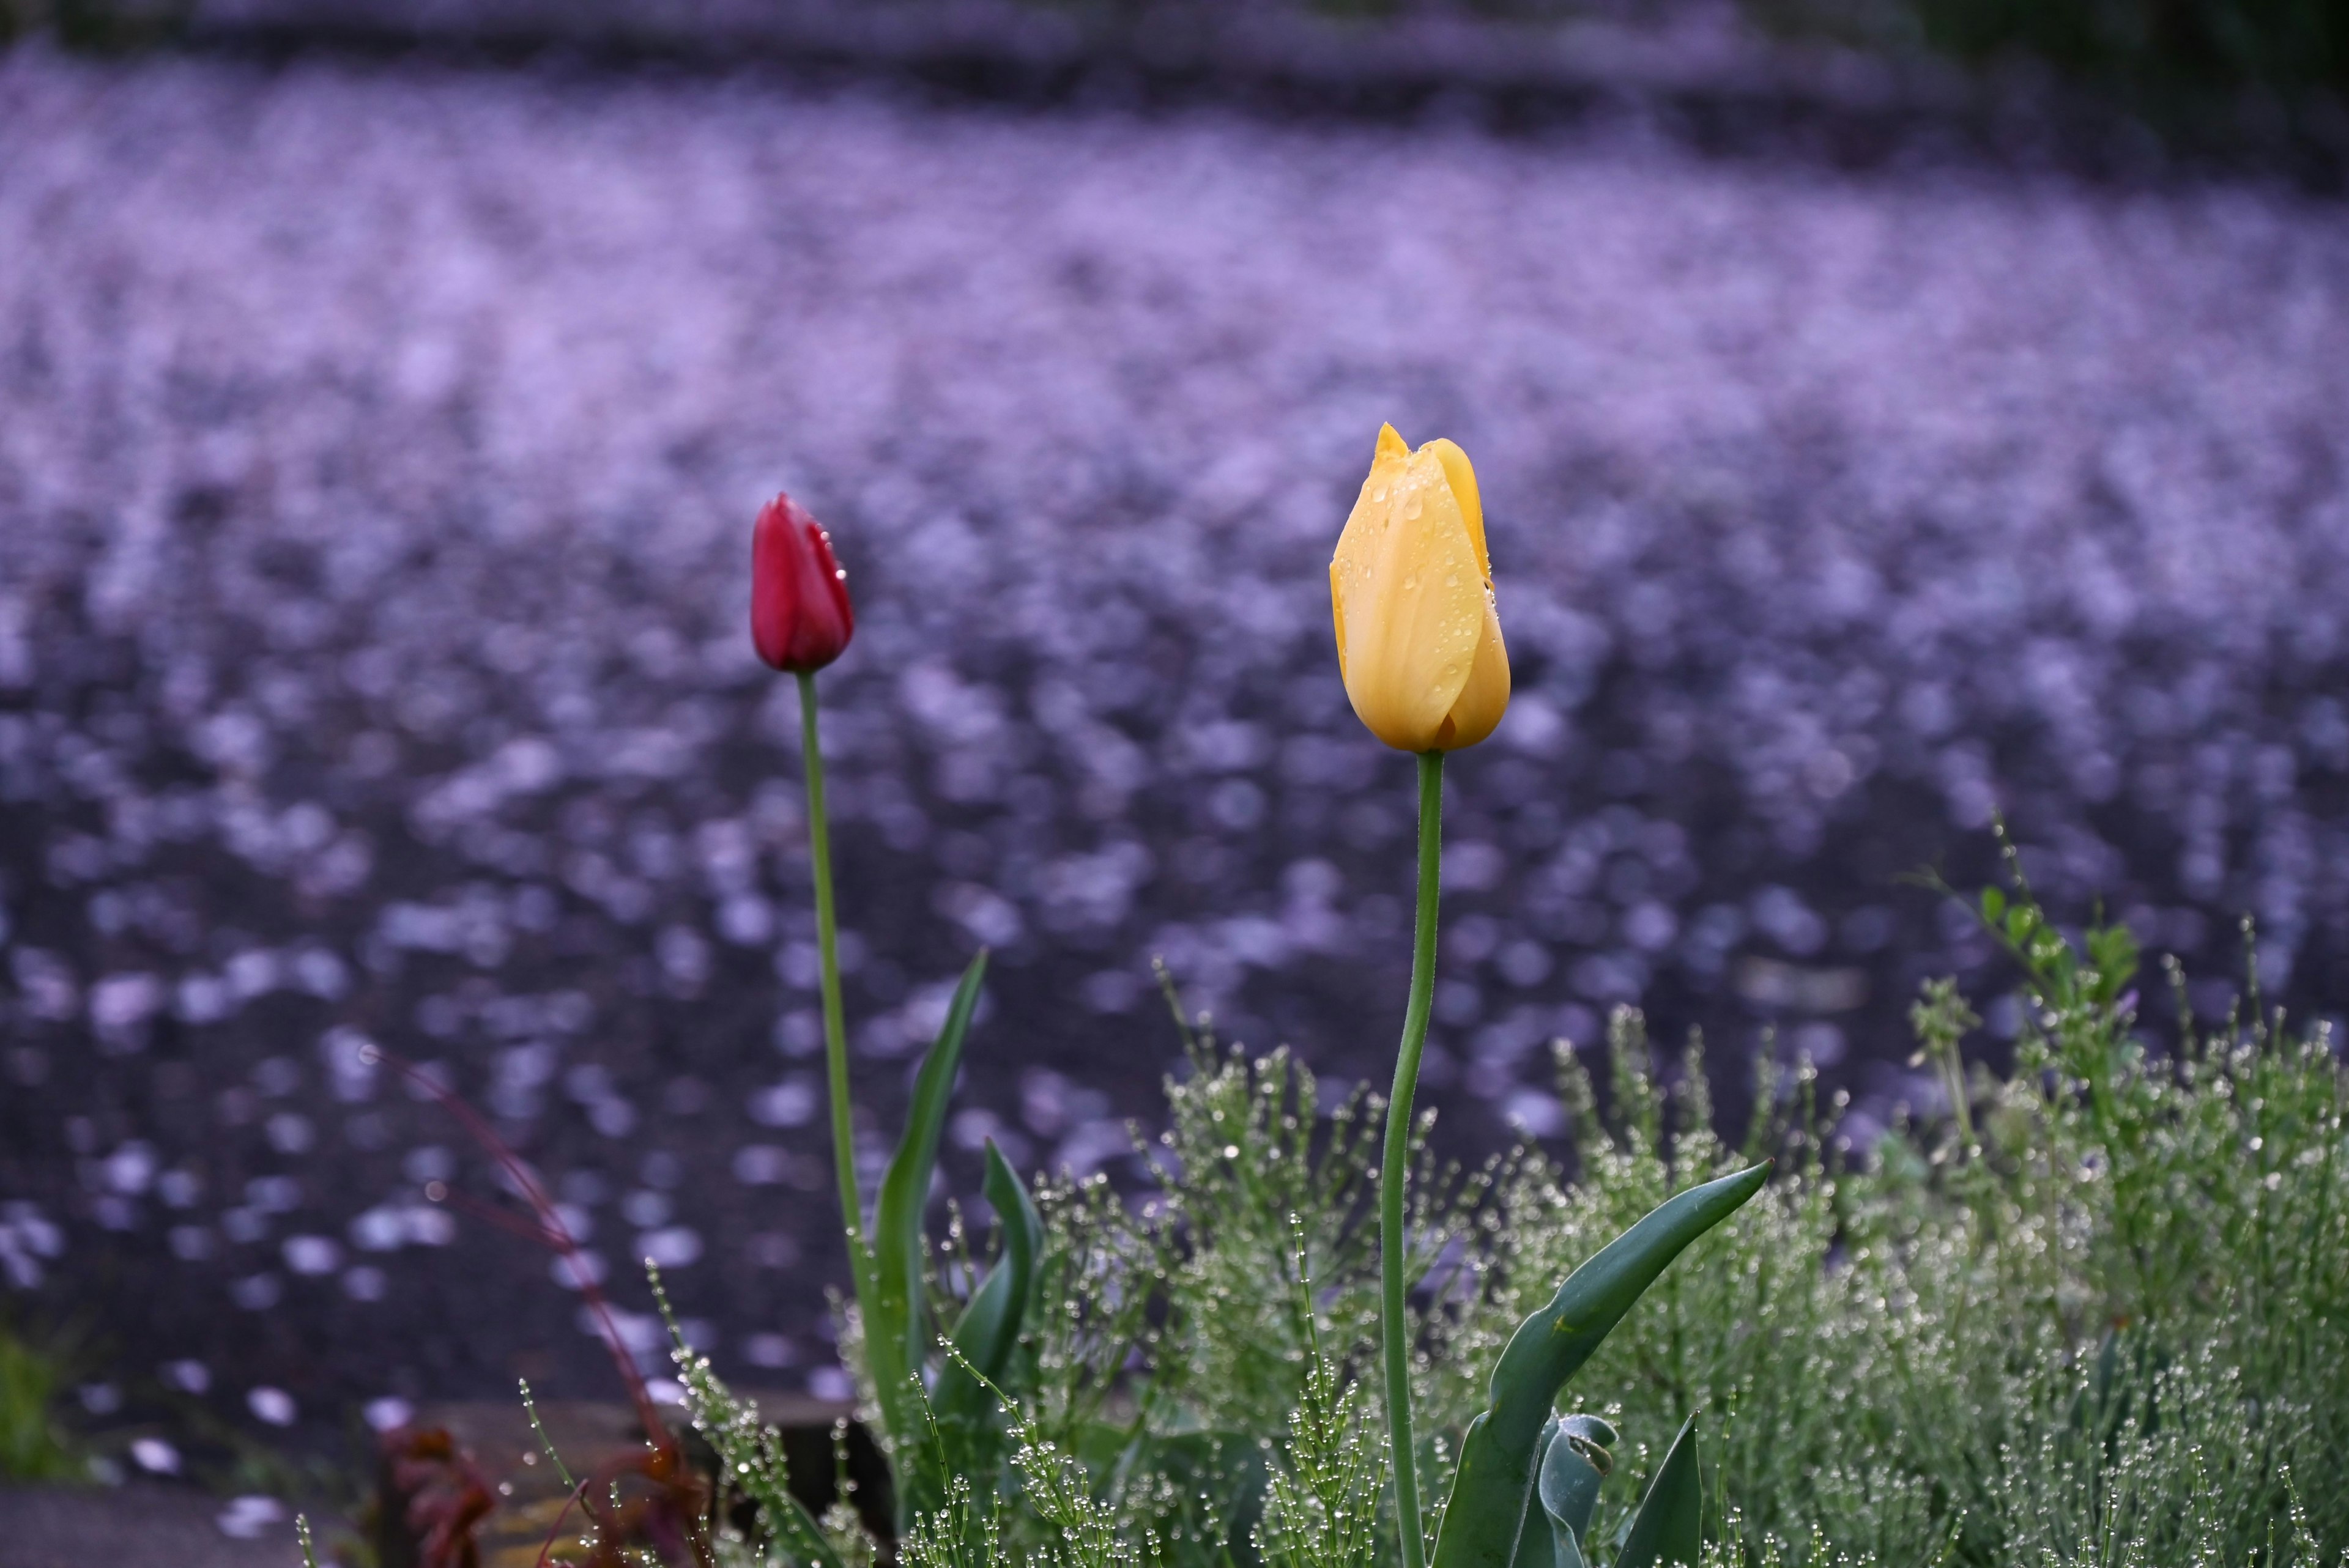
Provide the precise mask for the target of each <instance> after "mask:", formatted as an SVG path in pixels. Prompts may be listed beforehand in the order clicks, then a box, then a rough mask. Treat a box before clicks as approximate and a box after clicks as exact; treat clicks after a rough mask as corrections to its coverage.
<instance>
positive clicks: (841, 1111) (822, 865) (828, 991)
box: [798, 670, 874, 1305]
mask: <svg viewBox="0 0 2349 1568" xmlns="http://www.w3.org/2000/svg"><path fill="white" fill-rule="evenodd" d="M798 676H799V683H800V750H801V753H802V756H803V757H804V758H805V759H806V762H807V802H808V851H809V861H810V865H811V869H812V872H813V880H814V882H815V940H816V948H817V952H818V954H820V956H821V958H822V968H823V1062H824V1074H825V1077H826V1078H827V1079H829V1081H830V1087H831V1090H832V1158H833V1171H834V1174H835V1177H836V1179H837V1181H838V1183H839V1186H840V1214H841V1220H842V1222H843V1224H845V1225H846V1226H847V1228H848V1266H849V1273H850V1274H851V1275H852V1276H853V1278H854V1281H855V1284H856V1298H857V1301H858V1303H859V1305H863V1304H864V1303H867V1302H870V1301H871V1300H872V1299H873V1290H874V1282H873V1254H872V1253H871V1252H870V1250H868V1249H867V1248H866V1246H865V1244H864V1194H863V1193H861V1192H859V1191H857V1189H856V1128H855V1124H854V1121H853V1120H852V1119H851V1118H850V1116H849V1109H848V1023H847V1018H846V1016H845V1014H844V1012H843V1009H842V1007H841V1005H840V922H839V917H838V916H837V915H836V914H835V913H833V904H832V823H831V820H830V819H829V818H828V817H827V816H826V815H825V812H824V807H823V747H822V746H821V745H819V744H818V743H817V740H816V727H815V672H814V671H812V670H801V671H799V672H798Z"/></svg>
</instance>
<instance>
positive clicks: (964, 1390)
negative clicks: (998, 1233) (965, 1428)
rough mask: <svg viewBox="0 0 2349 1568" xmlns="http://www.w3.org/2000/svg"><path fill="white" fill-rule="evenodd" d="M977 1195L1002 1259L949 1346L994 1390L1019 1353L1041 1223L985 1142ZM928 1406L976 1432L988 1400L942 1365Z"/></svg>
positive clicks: (952, 1367)
mask: <svg viewBox="0 0 2349 1568" xmlns="http://www.w3.org/2000/svg"><path fill="white" fill-rule="evenodd" d="M981 1191H984V1192H985V1193H986V1194H987V1201H988V1203H989V1204H991V1205H992V1206H993V1207H994V1210H995V1216H996V1222H997V1223H998V1224H999V1226H1000V1227H1001V1228H1002V1233H1003V1253H1002V1255H1001V1256H1000V1257H999V1258H998V1259H997V1260H996V1263H995V1266H994V1267H993V1268H991V1269H989V1270H988V1272H987V1277H986V1278H985V1279H984V1280H981V1281H980V1282H979V1285H978V1289H977V1290H975V1291H973V1292H972V1293H971V1297H970V1304H969V1305H968V1306H966V1307H964V1308H963V1313H962V1317H961V1320H960V1321H958V1322H957V1324H956V1325H955V1330H954V1342H955V1348H956V1349H957V1350H959V1351H961V1352H962V1354H963V1357H964V1358H965V1359H967V1360H968V1362H969V1363H970V1365H971V1366H972V1367H977V1368H978V1373H979V1376H980V1377H985V1378H986V1379H987V1380H988V1382H989V1383H993V1384H995V1385H997V1386H998V1387H1001V1386H1002V1385H1003V1383H1004V1381H1005V1376H1004V1375H1005V1373H1006V1371H1007V1370H1008V1368H1009V1362H1010V1360H1011V1353H1012V1352H1013V1351H1014V1350H1015V1349H1017V1348H1018V1347H1019V1331H1020V1327H1021V1326H1022V1321H1023V1319H1024V1318H1025V1316H1026V1315H1027V1311H1028V1304H1029V1300H1030V1297H1031V1296H1032V1295H1034V1292H1035V1282H1036V1264H1037V1260H1038V1256H1039V1254H1040V1253H1042V1251H1043V1248H1044V1222H1043V1219H1042V1218H1041V1216H1040V1215H1039V1214H1038V1213H1037V1212H1036V1204H1035V1201H1034V1200H1033V1199H1031V1198H1030V1197H1029V1196H1028V1189H1027V1188H1026V1187H1024V1186H1022V1185H1021V1184H1020V1181H1019V1175H1018V1174H1017V1173H1016V1172H1014V1171H1012V1169H1011V1166H1010V1163H1009V1161H1006V1160H1005V1159H1004V1158H1003V1154H1002V1151H1001V1150H998V1149H997V1148H996V1147H995V1140H993V1139H991V1138H990V1139H988V1141H987V1181H986V1185H985V1186H984V1187H983V1188H982V1189H981ZM932 1403H933V1405H934V1407H935V1408H936V1410H937V1413H938V1419H939V1420H940V1421H941V1422H945V1423H955V1422H962V1423H967V1424H968V1425H970V1426H973V1427H976V1426H978V1425H981V1424H983V1423H984V1422H985V1421H986V1420H987V1418H988V1416H989V1415H990V1414H991V1413H992V1411H993V1408H994V1397H993V1396H992V1395H990V1394H988V1391H987V1388H986V1385H985V1384H982V1383H981V1382H980V1381H979V1380H978V1377H972V1376H971V1375H970V1373H969V1372H968V1371H967V1370H965V1369H964V1367H962V1365H961V1364H960V1363H958V1362H955V1361H948V1362H947V1365H946V1366H944V1367H941V1368H939V1371H938V1383H937V1389H936V1393H935V1394H934V1395H933V1396H932Z"/></svg>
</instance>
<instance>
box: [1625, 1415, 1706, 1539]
mask: <svg viewBox="0 0 2349 1568" xmlns="http://www.w3.org/2000/svg"><path fill="white" fill-rule="evenodd" d="M1703 1546H1704V1486H1703V1480H1702V1475H1701V1472H1700V1467H1699V1466H1698V1464H1697V1452H1696V1418H1695V1417H1694V1416H1691V1417H1690V1418H1688V1421H1687V1424H1685V1425H1684V1426H1682V1428H1681V1435H1680V1436H1679V1437H1677V1438H1674V1439H1672V1448H1671V1452H1670V1453H1668V1454H1666V1455H1665V1456H1664V1462H1663V1464H1662V1466H1661V1468H1659V1469H1658V1470H1657V1471H1656V1479H1655V1480H1651V1481H1650V1482H1649V1483H1648V1495H1647V1496H1646V1497H1645V1498H1643V1499H1642V1500H1641V1501H1640V1511H1639V1512H1638V1513H1637V1514H1635V1515H1634V1516H1633V1517H1632V1520H1631V1532H1630V1534H1629V1535H1627V1536H1625V1537H1624V1538H1623V1550H1622V1551H1620V1552H1618V1553H1616V1554H1615V1568H1666V1565H1668V1564H1677V1565H1679V1568H1696V1565H1697V1557H1698V1554H1699V1553H1700V1552H1702V1550H1703Z"/></svg>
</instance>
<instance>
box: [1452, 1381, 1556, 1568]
mask: <svg viewBox="0 0 2349 1568" xmlns="http://www.w3.org/2000/svg"><path fill="white" fill-rule="evenodd" d="M1484 1421H1485V1418H1484V1417H1483V1416H1481V1415H1480V1416H1478V1417H1477V1418H1475V1420H1474V1421H1471V1422H1470V1423H1469V1424H1468V1435H1469V1437H1470V1438H1472V1439H1473V1438H1474V1437H1475V1435H1476V1429H1477V1428H1478V1427H1480V1426H1482V1425H1483V1424H1484ZM1557 1446H1559V1445H1558V1441H1557V1421H1556V1420H1552V1421H1550V1422H1549V1424H1548V1425H1547V1426H1545V1427H1543V1428H1542V1429H1541V1438H1540V1439H1539V1440H1538V1441H1537V1442H1536V1443H1535V1444H1534V1455H1535V1458H1534V1465H1535V1467H1536V1469H1537V1470H1540V1469H1542V1468H1544V1467H1546V1466H1547V1464H1548V1462H1549V1452H1550V1450H1551V1449H1554V1448H1556V1447H1557ZM1557 1533H1558V1532H1557V1530H1556V1527H1555V1526H1554V1524H1553V1523H1552V1522H1551V1520H1550V1518H1549V1516H1548V1515H1547V1514H1545V1513H1544V1512H1543V1511H1541V1510H1540V1509H1538V1508H1529V1509H1527V1510H1526V1513H1525V1517H1524V1518H1523V1519H1522V1520H1520V1521H1518V1522H1517V1543H1516V1545H1515V1546H1514V1547H1512V1548H1510V1550H1509V1568H1582V1565H1581V1564H1580V1563H1574V1562H1569V1561H1568V1556H1567V1553H1571V1552H1575V1551H1577V1548H1576V1546H1575V1543H1574V1542H1573V1541H1572V1539H1571V1538H1570V1537H1569V1538H1568V1541H1567V1542H1566V1543H1565V1544H1563V1545H1560V1544H1559V1543H1558V1541H1557Z"/></svg>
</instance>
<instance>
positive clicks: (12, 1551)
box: [0, 1484, 301, 1568]
mask: <svg viewBox="0 0 2349 1568" xmlns="http://www.w3.org/2000/svg"><path fill="white" fill-rule="evenodd" d="M222 1511H223V1505H222V1502H221V1501H220V1500H219V1499H218V1498H213V1497H208V1496H206V1495H205V1494H204V1493H202V1492H201V1491H194V1490H192V1489H188V1488H181V1487H161V1486H155V1485H151V1484H148V1485H135V1486H130V1487H127V1488H124V1489H121V1490H119V1491H116V1490H111V1489H97V1488H92V1489H87V1490H81V1491H68V1490H59V1489H53V1488H13V1487H0V1564H5V1568H92V1564H97V1563H103V1564H106V1565H107V1568H166V1565H168V1568H287V1565H288V1564H290V1563H299V1562H300V1561H301V1557H300V1555H299V1553H297V1551H296V1549H295V1542H294V1527H293V1524H292V1522H290V1520H278V1521H274V1522H271V1523H270V1524H269V1525H268V1526H266V1527H265V1528H261V1529H258V1530H257V1531H256V1532H255V1533H254V1535H252V1536H251V1537H249V1538H243V1539H240V1538H238V1537H236V1536H232V1535H229V1534H227V1533H225V1532H222V1530H221V1528H220V1526H219V1523H218V1519H219V1516H220V1515H221V1513H222ZM240 1528H243V1527H242V1526H240Z"/></svg>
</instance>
